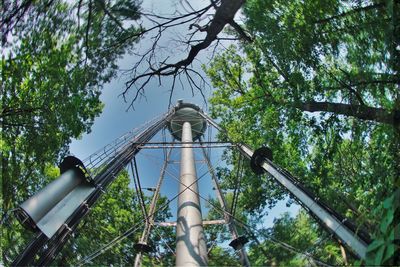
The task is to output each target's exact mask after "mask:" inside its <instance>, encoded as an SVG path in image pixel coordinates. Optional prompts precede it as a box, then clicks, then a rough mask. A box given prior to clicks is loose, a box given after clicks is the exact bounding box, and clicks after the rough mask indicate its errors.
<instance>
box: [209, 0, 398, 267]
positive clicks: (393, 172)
mask: <svg viewBox="0 0 400 267" xmlns="http://www.w3.org/2000/svg"><path fill="white" fill-rule="evenodd" d="M393 6H396V8H393ZM395 9H396V10H399V3H398V2H396V1H394V2H391V1H389V2H369V3H366V2H365V3H364V2H358V1H350V2H348V1H347V2H345V1H328V2H327V1H291V2H290V3H289V2H287V1H265V0H251V1H247V2H246V5H245V8H244V21H245V22H244V25H243V27H244V28H246V30H247V31H248V33H249V35H250V36H251V37H252V40H253V41H252V42H250V43H242V44H240V48H237V47H234V46H231V47H229V48H228V49H227V50H225V51H224V52H223V53H221V54H219V55H218V56H216V57H214V59H213V61H212V63H211V64H210V65H208V66H207V67H204V68H205V70H206V72H207V75H208V76H209V78H210V79H211V82H212V85H213V86H214V87H215V88H216V90H215V91H214V92H213V96H212V97H211V98H210V103H211V115H212V116H213V117H214V118H219V119H220V120H221V123H220V125H221V126H222V127H223V128H225V129H226V130H227V132H228V136H229V137H230V138H231V139H232V140H233V141H235V142H243V143H246V144H249V145H250V146H251V147H253V148H258V147H260V146H263V145H267V146H268V147H270V148H271V149H272V151H273V154H274V162H276V163H277V164H278V165H280V166H282V167H284V168H285V169H287V170H289V171H290V172H291V173H292V174H294V175H295V176H297V177H298V178H299V179H300V180H301V182H302V183H303V184H304V185H305V186H306V187H308V188H310V189H311V190H312V191H313V192H314V193H315V194H316V195H317V196H319V197H320V198H321V199H323V200H324V201H325V202H327V203H329V204H330V206H332V207H333V208H334V209H335V210H337V211H338V212H339V213H342V214H344V215H346V216H347V217H348V218H350V219H352V220H353V221H354V222H356V223H357V226H358V227H359V228H362V229H365V230H367V231H368V232H370V233H376V236H375V238H376V239H375V240H381V241H376V242H375V244H374V246H372V248H370V250H371V253H370V255H375V256H371V257H376V259H377V261H375V262H380V263H385V262H391V263H394V262H396V260H395V259H394V255H396V254H398V253H396V252H395V251H396V250H398V249H399V248H398V246H397V247H396V246H393V245H392V244H394V243H393V233H394V232H391V231H392V230H393V229H397V228H396V227H395V226H396V225H397V224H398V218H399V216H397V217H396V216H393V220H391V218H392V217H391V216H392V215H391V214H398V212H399V210H398V207H397V206H395V205H394V206H393V208H392V209H387V208H383V206H382V205H381V203H383V201H384V200H385V199H386V198H387V197H390V196H391V195H392V194H393V193H394V192H395V190H396V189H397V188H398V186H399V185H400V184H399V183H398V177H400V176H399V173H400V169H399V166H400V162H399V159H400V142H399V140H400V129H399V119H398V115H395V114H399V111H400V99H399V95H398V90H399V88H398V81H399V72H398V70H399V66H400V65H399V62H400V61H396V60H395V59H396V58H397V57H398V54H399V53H398V51H395V50H394V49H393V42H395V43H396V42H397V44H398V40H397V41H394V39H393V38H392V37H391V36H392V34H393V32H395V31H396V30H394V29H397V30H398V21H399V20H398V19H397V20H396V18H398V12H391V11H393V10H395ZM394 21H396V22H394ZM371 25H373V27H371ZM393 25H397V26H394V28H392V30H393V32H390V31H388V30H387V29H388V27H393ZM388 38H389V39H390V38H392V39H391V41H389V39H388ZM219 138H220V139H226V136H223V135H221V136H219ZM225 156H226V158H227V161H228V162H233V163H234V162H237V161H236V159H235V156H234V155H232V154H229V153H226V154H225ZM236 165H237V163H236ZM237 168H238V167H237V166H235V167H234V168H233V169H232V170H228V169H227V170H222V171H221V172H220V178H221V179H222V181H223V185H224V188H226V189H232V183H231V182H230V181H231V180H232V177H234V176H235V174H236V170H237ZM247 175H249V177H251V174H246V176H247ZM266 180H267V181H269V182H270V184H269V185H268V187H267V189H265V188H262V190H261V191H262V192H267V193H266V194H262V193H261V194H260V193H257V191H258V190H257V189H258V188H261V186H260V184H261V185H266V183H267V181H266ZM271 180H272V179H268V177H264V178H253V179H249V181H248V183H249V184H248V188H249V189H251V190H248V191H246V193H247V194H243V196H241V201H242V203H246V202H251V199H257V202H256V201H254V202H253V203H252V204H253V207H251V208H250V206H249V209H248V210H247V211H248V212H249V211H253V212H255V211H257V212H256V213H260V212H264V210H265V207H266V205H265V203H272V206H273V203H274V201H276V199H279V196H280V197H281V198H282V196H283V194H282V193H279V191H278V190H279V189H277V188H276V187H277V185H276V184H274V183H272V182H271ZM245 184H246V182H245ZM271 192H275V193H274V194H270V193H271ZM257 204H259V205H258V206H259V208H258V209H257ZM254 205H255V206H256V207H254ZM374 210H375V211H376V212H372V211H374ZM396 220H397V222H395V221H396ZM288 225H289V226H290V224H288ZM387 225H390V226H389V227H387V228H386V226H387ZM289 226H287V228H285V229H287V231H291V228H289ZM290 227H292V226H290ZM384 228H385V229H387V230H385V231H384V232H383V231H382V229H384ZM289 229H290V230H289ZM282 238H286V237H284V236H282ZM384 244H385V245H384ZM297 245H299V246H300V245H301V244H297ZM338 248H339V247H338V245H334V244H327V245H325V247H324V249H325V250H326V253H328V254H329V253H331V255H333V256H332V257H333V258H334V259H327V261H329V262H331V263H335V262H341V259H340V256H339V255H338V253H337V251H338ZM329 251H330V252H329ZM277 253H278V252H276V253H275V254H277ZM275 254H274V255H275ZM258 256H260V255H258ZM258 256H257V257H258ZM322 256H323V255H321V257H322ZM257 257H254V258H253V259H254V261H255V262H257V264H266V263H265V262H263V261H265V260H267V259H264V260H263V259H261V258H260V259H261V260H260V261H257ZM386 257H387V258H386ZM296 260H297V259H296ZM349 260H350V262H352V261H353V259H351V258H350V259H349ZM397 261H398V259H397ZM269 264H273V263H272V262H269ZM284 264H295V263H294V262H292V263H289V262H285V263H284ZM297 264H304V262H303V263H300V262H297Z"/></svg>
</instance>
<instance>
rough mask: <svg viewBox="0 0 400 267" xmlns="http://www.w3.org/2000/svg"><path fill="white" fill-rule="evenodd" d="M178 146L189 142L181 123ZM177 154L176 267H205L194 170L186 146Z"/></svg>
mask: <svg viewBox="0 0 400 267" xmlns="http://www.w3.org/2000/svg"><path fill="white" fill-rule="evenodd" d="M182 142H183V143H184V142H193V138H192V129H191V125H190V123H189V122H184V123H183V126H182ZM181 153H182V154H181V173H180V181H181V183H180V186H179V193H180V195H179V198H178V218H177V224H176V236H177V243H176V266H205V265H207V246H206V241H205V236H204V231H203V222H202V216H201V208H200V200H199V196H198V195H197V192H198V186H197V182H196V167H195V164H194V156H193V149H192V148H191V147H190V144H184V145H183V148H182V152H181ZM189 188H190V189H189Z"/></svg>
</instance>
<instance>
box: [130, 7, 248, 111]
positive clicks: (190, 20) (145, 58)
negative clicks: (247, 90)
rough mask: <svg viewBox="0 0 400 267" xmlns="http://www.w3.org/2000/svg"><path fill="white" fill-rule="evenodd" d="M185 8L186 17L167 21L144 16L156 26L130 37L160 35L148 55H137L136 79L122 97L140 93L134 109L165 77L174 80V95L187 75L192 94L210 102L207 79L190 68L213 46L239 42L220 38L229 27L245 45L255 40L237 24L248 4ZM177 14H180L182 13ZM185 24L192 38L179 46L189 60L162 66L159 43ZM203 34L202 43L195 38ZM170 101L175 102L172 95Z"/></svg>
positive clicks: (146, 53)
mask: <svg viewBox="0 0 400 267" xmlns="http://www.w3.org/2000/svg"><path fill="white" fill-rule="evenodd" d="M181 4H182V5H185V6H186V7H183V9H184V10H185V12H186V13H184V14H180V15H177V16H176V15H175V16H171V17H165V16H160V15H155V14H149V13H146V12H141V15H142V16H143V17H144V18H146V19H147V20H148V21H150V22H151V23H153V26H151V27H149V28H147V29H143V30H142V31H140V32H138V33H135V34H133V35H130V36H128V37H127V38H133V37H142V36H145V34H148V33H150V32H154V31H155V32H156V33H155V35H154V36H152V37H150V40H151V41H152V46H151V48H150V49H148V50H146V51H144V53H141V54H140V53H138V54H137V56H138V61H137V62H136V63H135V64H134V66H133V68H132V69H131V75H132V76H131V78H130V79H129V80H128V81H127V82H126V83H125V90H124V91H123V92H122V96H123V97H124V100H125V101H126V99H127V94H128V92H129V91H130V90H131V89H132V88H135V89H136V94H135V95H134V97H133V99H132V101H131V103H130V107H132V106H133V103H134V102H135V101H136V100H137V99H138V96H139V95H141V94H143V93H144V90H145V86H146V85H147V84H148V83H149V82H150V80H151V79H152V78H157V79H158V80H159V83H161V79H162V78H163V77H168V76H170V77H171V78H172V87H171V89H170V93H173V92H174V90H175V87H176V85H177V83H176V81H177V78H178V80H179V82H180V84H181V85H182V80H181V79H180V75H181V74H184V76H185V77H186V81H187V83H188V84H189V87H190V88H191V90H192V94H194V93H195V92H199V93H200V94H201V95H202V97H203V99H204V100H205V99H206V98H205V95H204V92H203V89H204V86H205V85H206V82H205V79H204V78H203V75H201V74H200V73H199V72H197V71H195V70H193V69H192V68H188V67H189V66H190V65H191V64H192V63H193V61H194V60H195V59H196V57H197V56H198V54H199V53H200V51H202V50H204V49H206V48H208V47H210V45H211V44H213V43H216V44H219V42H220V41H222V40H229V41H231V40H237V38H224V37H218V35H219V34H220V33H221V32H222V30H223V29H224V28H225V26H226V25H231V26H232V27H233V28H234V29H235V30H236V31H237V32H238V35H239V37H240V38H243V39H245V41H249V40H251V39H250V37H248V36H247V35H246V34H245V32H244V30H243V29H242V28H241V27H240V26H239V25H238V24H236V23H235V22H234V20H233V18H234V16H235V14H236V13H237V11H238V10H239V9H240V7H241V6H242V5H243V4H244V0H231V1H228V0H218V1H211V4H210V5H208V6H206V7H204V8H201V9H198V10H196V9H195V8H194V7H193V6H192V5H190V4H189V3H188V2H187V1H186V0H185V1H183V2H181ZM211 9H215V14H214V16H213V17H212V19H211V20H207V21H206V22H205V23H204V21H203V20H204V17H207V16H208V15H209V12H210V11H211ZM176 13H178V14H179V12H178V11H177V12H176ZM185 24H186V25H187V24H189V25H188V28H189V34H188V36H187V38H186V37H185V39H186V40H185V41H178V42H180V43H183V44H184V45H187V46H188V54H187V56H186V57H185V58H184V59H181V60H178V61H176V62H172V63H171V62H170V61H167V60H163V61H161V62H159V61H158V60H157V58H158V57H159V54H160V51H159V50H160V46H159V41H160V40H161V37H162V36H163V34H164V32H165V31H166V30H167V29H171V28H173V27H176V26H182V25H185ZM201 33H202V34H204V33H205V37H203V38H201V39H199V38H195V36H198V34H201ZM178 35H179V34H178ZM123 41H124V40H123ZM214 49H215V48H214ZM171 61H172V60H171ZM143 64H147V67H144V66H143ZM169 99H170V101H171V99H172V95H171V94H170V98H169Z"/></svg>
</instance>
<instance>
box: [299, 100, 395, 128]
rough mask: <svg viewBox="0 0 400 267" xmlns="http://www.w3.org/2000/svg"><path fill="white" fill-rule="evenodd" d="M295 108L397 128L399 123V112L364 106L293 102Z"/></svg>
mask: <svg viewBox="0 0 400 267" xmlns="http://www.w3.org/2000/svg"><path fill="white" fill-rule="evenodd" d="M292 105H293V106H294V107H295V108H297V109H300V110H302V111H308V112H332V113H335V114H338V115H345V116H351V117H355V118H357V119H361V120H368V121H375V122H379V123H386V124H391V125H394V126H398V125H399V122H400V110H393V111H389V110H387V109H383V108H374V107H369V106H365V105H351V104H342V103H332V102H316V101H309V102H295V103H293V104H292Z"/></svg>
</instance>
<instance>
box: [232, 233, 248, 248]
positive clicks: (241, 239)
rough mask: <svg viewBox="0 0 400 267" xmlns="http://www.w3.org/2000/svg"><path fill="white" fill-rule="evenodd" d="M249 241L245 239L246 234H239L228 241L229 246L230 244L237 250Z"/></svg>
mask: <svg viewBox="0 0 400 267" xmlns="http://www.w3.org/2000/svg"><path fill="white" fill-rule="evenodd" d="M247 242H249V239H247V237H246V236H244V235H241V236H239V237H238V238H236V239H233V240H232V241H231V242H230V243H229V246H231V247H232V248H233V249H234V250H239V249H241V248H242V247H244V245H245V244H246V243H247Z"/></svg>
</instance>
